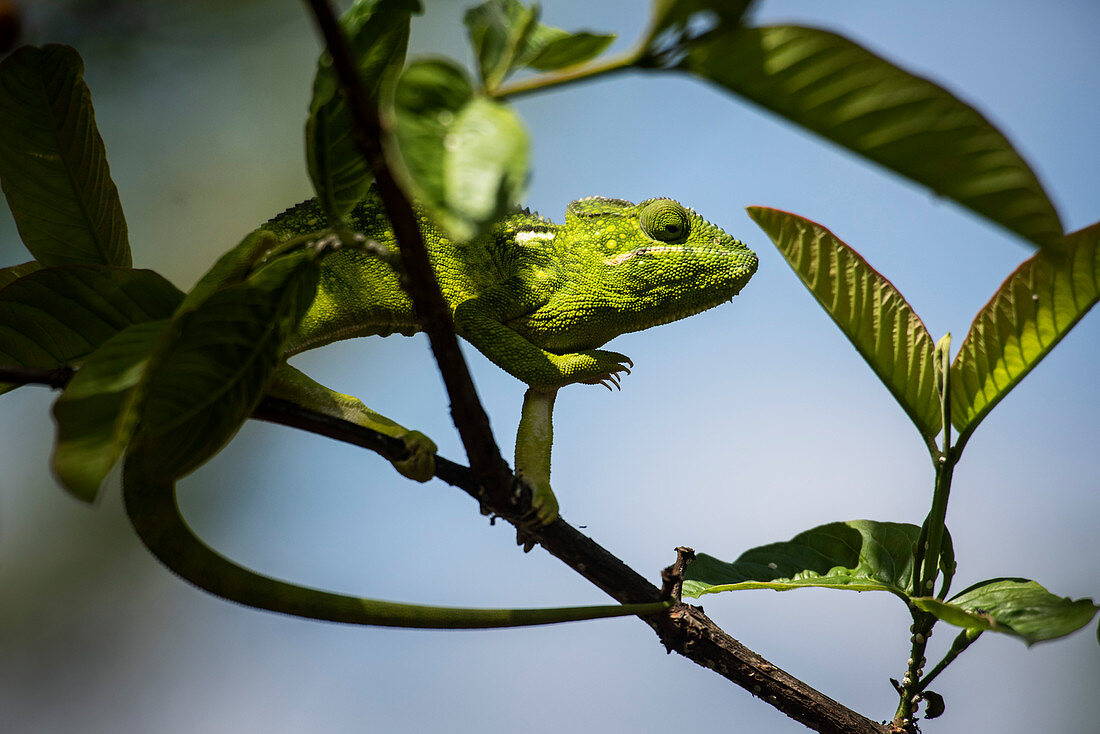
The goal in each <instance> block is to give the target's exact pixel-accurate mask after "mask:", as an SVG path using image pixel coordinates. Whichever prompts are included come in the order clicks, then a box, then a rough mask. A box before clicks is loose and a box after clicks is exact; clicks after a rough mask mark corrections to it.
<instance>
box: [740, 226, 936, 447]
mask: <svg viewBox="0 0 1100 734" xmlns="http://www.w3.org/2000/svg"><path fill="white" fill-rule="evenodd" d="M748 211H749V216H751V217H752V218H753V219H754V220H755V221H756V223H757V224H759V225H760V227H761V228H762V229H763V230H764V231H765V232H766V233H767V234H768V237H770V238H771V240H772V242H774V243H775V246H776V247H777V248H779V251H780V252H781V253H782V254H783V257H784V258H786V259H787V262H788V263H790V266H791V267H792V268H793V269H794V271H795V273H797V274H798V277H799V278H800V279H801V280H802V282H803V283H804V284H805V285H806V287H807V288H809V289H810V292H811V293H813V294H814V297H815V298H816V299H817V301H818V303H820V304H821V306H822V307H823V308H824V309H825V311H826V312H828V314H829V315H830V316H831V317H832V318H833V321H834V322H836V325H837V326H839V327H840V330H841V331H843V332H844V335H845V336H847V337H848V340H849V341H851V342H852V346H854V347H855V348H856V351H858V352H859V353H860V355H861V356H862V357H863V358H864V359H865V360H866V361H867V364H868V365H870V367H871V369H872V370H874V372H875V374H876V375H877V376H878V378H879V379H880V380H882V383H883V384H884V385H886V388H887V389H888V390H889V391H890V393H891V394H892V395H893V396H894V398H895V399H896V400H897V401H898V403H899V404H900V405H901V407H902V408H903V409H904V410H905V412H906V413H907V414H908V415H909V417H910V418H911V419H912V421H913V423H914V424H916V426H917V430H919V431H920V432H921V434H922V435H923V436H925V437H926V438H928V439H932V438H935V436H936V435H937V434H938V433H939V432H940V429H941V419H940V403H939V397H938V395H937V393H936V377H935V371H934V369H933V363H932V357H933V342H932V337H931V336H930V335H929V333H928V330H927V329H926V328H925V326H924V323H923V322H922V321H921V320H920V317H919V316H917V314H916V313H915V312H914V311H913V309H912V307H910V305H909V303H908V302H907V301H906V300H905V298H904V297H903V296H902V295H901V293H899V292H898V290H897V289H896V288H895V287H894V285H893V284H892V283H891V282H890V281H889V280H887V279H886V278H884V277H883V276H882V275H880V274H879V273H878V272H877V271H876V270H875V269H874V268H872V267H871V266H870V265H868V264H867V261H866V260H864V259H863V258H862V257H861V256H860V255H859V253H858V252H856V251H855V250H853V249H852V248H851V247H849V246H848V245H846V244H844V243H843V242H841V241H840V240H839V239H837V237H836V235H834V234H833V233H832V232H830V231H829V230H827V229H825V228H824V227H822V226H821V225H820V224H817V223H815V222H811V221H810V220H808V219H803V218H802V217H799V216H796V215H794V214H789V213H787V212H782V211H779V210H778V209H767V208H764V207H749V210H748Z"/></svg>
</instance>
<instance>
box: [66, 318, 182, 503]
mask: <svg viewBox="0 0 1100 734" xmlns="http://www.w3.org/2000/svg"><path fill="white" fill-rule="evenodd" d="M167 323H168V321H167V320H165V321H148V322H145V323H143V324H134V325H133V326H130V327H128V328H126V329H124V330H123V331H120V332H119V333H118V334H115V335H114V336H113V337H111V338H110V339H108V340H107V342H106V343H105V344H103V345H102V346H101V347H100V348H99V349H97V350H96V351H95V352H93V353H92V354H91V355H90V356H89V357H88V358H87V359H86V360H85V361H84V364H83V365H82V366H81V368H80V370H78V371H77V373H76V374H75V375H74V376H73V379H72V380H70V381H69V384H68V385H67V386H66V387H65V392H63V393H62V394H61V397H59V398H58V399H57V402H56V403H54V407H53V415H54V421H55V422H56V423H57V443H56V445H55V447H54V454H53V467H54V472H55V473H56V474H57V477H58V479H59V480H60V481H61V484H62V485H63V486H64V487H65V488H66V489H68V490H69V491H70V492H71V493H72V494H73V495H74V496H76V497H77V498H78V499H81V500H84V501H85V502H91V501H93V500H94V499H95V498H96V495H97V494H98V492H99V487H100V485H101V484H102V483H103V478H104V477H105V476H107V472H109V471H110V470H111V467H112V466H114V465H115V462H116V461H118V458H119V457H120V456H121V455H122V451H123V450H124V449H125V448H126V444H127V443H129V441H130V437H131V435H132V434H133V431H134V428H135V426H136V424H137V417H138V408H139V406H140V393H141V391H140V389H139V385H140V383H141V379H142V377H143V376H144V373H145V366H146V364H147V363H148V361H149V357H150V353H151V352H152V350H153V347H154V345H155V344H156V342H157V339H158V338H159V337H160V336H161V334H162V333H163V332H164V327H165V325H166V324H167Z"/></svg>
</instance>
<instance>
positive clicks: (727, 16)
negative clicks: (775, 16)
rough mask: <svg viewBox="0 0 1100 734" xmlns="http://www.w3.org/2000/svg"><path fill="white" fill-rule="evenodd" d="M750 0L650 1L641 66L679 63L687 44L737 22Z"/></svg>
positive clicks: (732, 26)
mask: <svg viewBox="0 0 1100 734" xmlns="http://www.w3.org/2000/svg"><path fill="white" fill-rule="evenodd" d="M750 5H752V0H653V2H652V4H651V10H650V19H649V29H648V30H647V32H646V36H645V39H644V40H643V41H642V44H641V46H642V49H643V51H642V55H641V59H642V62H641V63H642V65H644V66H656V67H660V68H668V67H670V66H675V65H677V64H679V63H680V62H681V61H682V60H683V58H684V55H685V54H686V53H687V52H688V49H689V47H690V44H691V43H692V42H694V41H697V40H699V39H700V38H706V37H709V36H712V35H715V34H719V33H722V32H725V31H729V30H733V29H735V28H737V27H738V26H740V25H741V23H742V21H743V19H744V16H745V13H746V12H747V11H748V9H749V6H750Z"/></svg>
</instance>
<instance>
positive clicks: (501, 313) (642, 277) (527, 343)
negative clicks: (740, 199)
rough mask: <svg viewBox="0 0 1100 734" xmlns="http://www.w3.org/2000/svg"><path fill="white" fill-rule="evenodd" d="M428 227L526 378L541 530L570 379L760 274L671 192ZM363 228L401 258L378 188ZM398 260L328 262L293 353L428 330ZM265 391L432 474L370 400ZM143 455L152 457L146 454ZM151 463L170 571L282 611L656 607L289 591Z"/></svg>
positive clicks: (467, 313)
mask: <svg viewBox="0 0 1100 734" xmlns="http://www.w3.org/2000/svg"><path fill="white" fill-rule="evenodd" d="M418 216H419V217H420V225H421V231H422V233H423V236H424V241H425V244H426V246H427V249H428V253H429V257H430V259H431V262H432V266H433V268H434V270H435V273H436V276H437V278H438V281H439V285H440V287H441V289H442V291H443V295H444V297H445V299H446V300H447V303H448V304H449V305H450V307H451V311H452V314H453V317H454V323H455V329H456V331H457V332H458V334H459V335H460V336H462V337H464V338H465V339H467V340H468V341H469V342H470V343H471V344H473V345H474V346H475V347H477V349H478V350H479V351H481V352H482V353H483V354H484V355H485V356H486V357H488V358H489V359H490V360H491V361H492V362H494V363H495V364H497V365H498V366H499V367H501V368H502V369H503V370H505V371H506V372H508V373H509V374H511V375H512V376H514V377H516V378H517V379H519V380H520V381H522V382H524V383H526V384H527V385H528V390H527V392H526V394H525V396H524V401H523V409H522V414H521V420H520V426H519V432H518V436H517V439H516V454H515V468H516V474H517V477H518V478H519V480H520V481H521V482H523V483H525V484H526V485H527V486H528V487H529V488H530V490H531V494H532V513H533V517H532V518H531V522H532V524H534V525H536V526H537V525H544V524H547V523H549V522H552V521H553V520H554V519H555V518H556V517H557V515H558V503H557V500H556V499H555V497H554V494H553V492H552V491H551V489H550V454H551V443H552V435H553V430H552V414H553V405H554V399H555V397H556V395H557V391H558V389H559V388H560V387H562V386H564V385H569V384H572V383H589V384H603V385H605V386H608V387H610V386H611V385H617V384H618V380H619V375H620V373H629V367H630V366H631V365H632V363H631V361H630V360H629V359H628V358H627V357H626V356H624V355H622V354H619V353H617V352H611V351H604V350H602V349H600V348H599V347H601V346H603V345H604V344H605V343H606V342H608V341H609V340H611V339H612V338H614V337H616V336H618V335H619V334H625V333H629V332H633V331H640V330H642V329H647V328H649V327H651V326H657V325H660V324H664V323H668V322H670V321H675V320H677V319H681V318H684V317H687V316H691V315H693V314H696V313H699V312H701V311H704V310H706V309H709V308H712V307H713V306H716V305H718V304H720V303H723V302H724V301H728V300H730V299H731V298H732V297H733V296H734V295H736V294H737V293H739V292H740V291H741V289H742V288H743V287H744V286H745V284H746V283H747V282H748V280H749V278H751V277H752V275H753V273H754V272H755V271H756V266H757V259H756V255H755V254H754V253H753V252H752V251H751V250H749V249H748V247H746V246H745V245H744V244H743V243H742V242H740V241H738V240H736V239H734V238H733V237H731V236H730V235H728V234H726V233H725V232H723V231H722V230H721V229H719V228H718V227H716V226H715V225H713V224H711V223H709V222H707V221H706V220H704V219H703V218H702V217H700V216H699V215H698V214H696V213H695V212H694V211H692V210H690V209H687V208H685V207H683V206H681V205H680V204H678V203H677V202H675V201H673V200H671V199H665V198H658V199H650V200H648V201H644V202H642V203H640V204H632V203H631V202H628V201H623V200H621V199H607V198H601V197H591V198H587V199H581V200H579V201H574V202H573V203H572V204H570V205H569V207H568V209H567V211H566V221H565V224H564V225H556V224H553V223H552V222H550V221H548V220H546V219H543V218H541V217H539V216H538V214H537V213H535V214H532V213H530V212H528V211H526V210H522V211H517V212H515V213H514V214H512V215H511V216H508V217H507V218H505V219H504V220H503V221H501V222H500V223H498V224H496V225H495V226H493V227H492V228H491V229H490V230H489V232H487V233H486V234H485V235H483V236H481V237H479V238H477V239H475V240H473V241H471V242H468V243H464V244H462V243H455V242H452V241H450V240H448V239H447V238H446V237H445V236H444V235H443V234H442V233H441V232H440V231H439V230H438V229H436V228H435V227H434V226H432V224H431V222H430V221H429V219H428V218H427V216H426V215H425V214H424V213H423V212H422V211H420V210H418ZM348 224H349V225H350V227H351V229H353V230H354V231H356V232H358V233H360V234H362V235H363V236H365V237H366V238H368V240H373V241H375V242H377V243H380V244H381V245H383V246H384V247H385V248H388V249H390V250H394V249H396V247H397V245H396V241H395V237H394V234H393V230H392V228H391V226H390V224H389V222H388V220H387V219H386V217H385V214H384V213H383V210H382V206H381V203H380V201H379V199H378V196H377V194H376V193H375V191H374V190H373V189H372V190H371V193H370V194H369V195H368V197H367V198H366V199H365V200H364V201H362V202H360V203H359V204H358V205H357V206H356V207H355V209H354V210H353V211H352V213H351V214H350V216H349V220H348ZM325 226H326V220H325V215H324V212H323V211H322V209H321V207H320V205H319V204H318V203H317V202H316V201H315V200H310V201H306V202H304V203H302V204H299V205H298V206H295V207H293V208H291V209H289V210H287V211H286V212H284V213H282V214H280V215H279V216H277V217H275V218H274V219H272V220H271V221H269V222H268V223H266V224H265V225H263V226H262V227H261V228H260V229H259V230H257V233H254V234H259V235H261V236H264V237H266V238H268V239H270V238H271V236H272V235H274V237H275V238H277V239H279V240H282V241H286V240H290V239H292V238H295V237H299V236H301V235H304V234H308V233H313V232H319V231H321V230H323V229H324V228H325ZM391 260H392V258H387V257H381V256H379V255H378V254H377V253H368V252H364V251H362V250H359V249H344V250H341V251H339V252H337V253H335V254H333V255H330V256H328V257H327V258H326V259H325V260H324V261H323V263H322V265H321V273H320V281H319V285H318V288H317V294H316V297H315V299H314V301H313V303H312V305H311V306H310V308H309V311H308V312H307V314H306V316H305V318H304V319H303V321H302V322H301V324H300V326H299V327H298V330H297V332H296V334H295V335H294V336H293V337H292V338H291V340H290V343H289V345H288V348H287V352H286V356H290V355H293V354H296V353H299V352H302V351H305V350H307V349H312V348H314V347H318V346H322V345H324V344H328V343H331V342H334V341H337V340H341V339H348V338H351V337H357V336H369V335H381V336H387V335H389V334H392V333H395V332H396V333H401V334H405V335H412V334H413V333H415V332H417V331H419V330H420V327H419V324H418V322H417V319H416V317H415V315H414V312H413V306H412V303H411V301H410V300H409V299H408V297H407V295H406V294H405V292H404V290H403V289H402V288H401V286H400V284H399V280H398V275H397V273H396V272H395V270H394V269H393V268H392V267H391V265H390V264H388V262H389V261H391ZM268 394H269V395H271V396H273V397H277V398H281V399H284V400H289V401H291V402H293V403H296V404H299V405H302V406H305V407H308V408H311V409H313V410H317V411H320V412H323V413H326V414H328V415H332V416H335V417H338V418H342V419H344V420H348V421H351V422H353V423H356V424H358V425H361V426H364V427H367V428H371V429H374V430H376V431H379V432H381V433H383V434H386V435H389V436H392V437H394V438H397V439H399V440H401V441H402V442H403V443H404V444H405V447H406V449H407V458H405V459H403V460H400V461H396V462H394V466H395V467H396V468H397V470H398V471H400V472H401V473H402V474H404V475H405V476H407V477H410V478H412V479H415V480H418V481H427V480H428V479H430V478H431V477H432V475H433V473H434V461H435V451H436V447H435V444H434V443H432V441H431V440H430V439H429V438H428V437H427V436H425V435H424V434H422V433H420V432H418V431H410V430H408V429H406V428H404V427H402V426H401V425H399V424H397V423H395V422H394V421H392V420H390V419H388V418H386V417H384V416H382V415H379V414H378V413H375V412H374V411H372V410H370V409H369V408H367V407H366V406H365V405H364V404H363V403H362V402H360V401H359V400H358V399H356V398H354V397H352V396H349V395H343V394H340V393H337V392H334V391H332V390H329V389H328V388H326V387H324V386H322V385H320V384H318V383H317V382H314V381H313V380H311V379H310V378H309V377H307V376H306V375H305V374H303V373H302V372H299V371H298V370H295V369H294V368H292V367H290V366H289V365H287V364H285V363H284V364H282V365H281V366H280V367H279V368H278V370H277V371H276V373H275V377H274V379H273V380H272V383H271V384H270V386H269V388H268ZM137 453H139V454H140V449H138V451H137ZM140 465H141V461H140V458H138V459H135V458H134V457H131V458H130V459H129V460H128V462H127V470H126V471H125V472H124V487H125V492H124V494H125V498H126V505H127V511H128V513H129V514H130V517H131V520H132V521H133V523H134V526H135V528H136V529H137V531H138V534H139V535H140V536H141V537H142V540H143V541H144V542H145V543H146V545H147V546H149V548H150V550H151V551H152V552H153V553H154V555H156V556H157V557H158V558H160V559H161V561H163V562H164V563H165V564H166V565H167V566H168V567H169V568H171V569H172V570H173V571H175V572H176V573H178V574H179V575H181V576H182V577H183V578H185V579H187V580H188V581H191V582H192V583H195V584H196V585H198V586H200V587H201V588H204V589H206V590H207V591H211V592H212V593H215V594H218V595H220V596H223V597H225V598H228V599H230V600H233V601H238V602H241V603H244V604H247V605H249V606H253V607H260V608H265V609H270V610H272V611H278V612H284V613H287V614H296V615H300V616H306V617H311V618H320V619H328V620H332V621H341V622H349V623H358V624H375V625H396V626H424V627H485V626H516V625H525V624H539V623H550V622H556V621H565V620H571V619H588V618H595V617H604V616H617V615H622V614H639V613H646V612H653V611H657V610H659V609H661V608H663V607H664V606H667V604H666V603H665V602H660V603H657V604H649V605H625V606H611V607H581V608H566V609H549V610H539V609H532V610H491V609H453V608H442V607H423V606H415V605H402V604H396V603H393V602H384V601H377V600H370V599H359V598H355V597H349V596H341V595H336V594H330V593H328V592H322V591H319V590H313V589H306V588H302V587H296V586H291V585H289V584H284V583H282V582H279V581H276V580H274V579H269V578H266V577H263V576H260V575H258V574H255V573H253V572H251V571H249V570H247V569H244V568H242V567H240V566H237V565H235V564H233V563H231V562H230V561H228V560H227V559H225V558H223V557H222V556H220V555H218V554H217V553H215V552H214V551H213V550H211V549H210V548H208V547H206V546H205V545H203V544H202V542H201V541H200V540H199V539H198V538H197V537H195V536H194V534H193V533H192V531H191V530H190V528H188V527H187V525H186V523H185V522H184V521H183V519H182V517H181V516H180V515H179V510H178V507H177V506H176V502H175V496H174V491H175V488H174V482H173V481H160V480H155V479H152V478H150V477H148V476H144V475H142V473H141V471H140V469H138V468H136V467H140Z"/></svg>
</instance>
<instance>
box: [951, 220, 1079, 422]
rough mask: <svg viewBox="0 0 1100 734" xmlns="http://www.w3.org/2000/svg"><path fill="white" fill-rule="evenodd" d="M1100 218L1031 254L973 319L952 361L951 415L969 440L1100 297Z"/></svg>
mask: <svg viewBox="0 0 1100 734" xmlns="http://www.w3.org/2000/svg"><path fill="white" fill-rule="evenodd" d="M1098 245H1100V223H1098V224H1094V225H1092V226H1091V227H1087V228H1085V229H1082V230H1079V231H1077V232H1074V233H1072V234H1069V235H1066V237H1065V240H1064V242H1063V244H1062V245H1061V246H1060V248H1059V251H1058V252H1057V253H1049V252H1046V251H1042V252H1039V253H1037V254H1036V255H1035V256H1034V257H1032V258H1031V259H1029V260H1027V261H1025V262H1024V263H1023V264H1022V265H1020V267H1019V268H1017V269H1016V271H1015V272H1014V273H1012V275H1010V276H1008V279H1007V280H1005V282H1004V283H1003V284H1002V285H1001V287H1000V288H998V289H997V292H996V293H994V294H993V298H992V299H990V301H989V303H987V304H986V305H985V306H984V307H983V308H982V310H981V311H979V312H978V315H977V316H976V317H975V318H974V323H972V324H971V325H970V332H969V333H968V334H967V335H966V339H965V340H964V341H963V343H962V346H961V347H960V348H959V353H958V354H957V355H956V356H955V362H954V364H952V365H951V406H952V407H951V419H952V422H953V423H954V424H955V426H956V427H957V428H958V429H959V434H960V435H959V442H962V441H965V440H966V438H967V437H968V436H969V434H970V433H971V432H972V431H973V430H974V428H975V427H977V425H978V423H980V422H981V420H982V419H983V418H985V416H986V415H987V414H988V413H989V411H990V410H992V409H993V406H995V405H996V404H997V403H998V402H1000V400H1001V398H1003V397H1004V396H1005V395H1007V394H1008V392H1009V391H1010V390H1012V388H1014V387H1015V386H1016V384H1017V383H1019V381H1020V380H1022V379H1023V378H1024V377H1025V376H1026V375H1027V373H1028V372H1030V371H1031V370H1032V369H1033V368H1034V367H1035V365H1037V364H1038V363H1039V362H1040V361H1041V360H1042V359H1043V357H1045V356H1046V355H1047V353H1048V352H1050V350H1051V349H1053V348H1054V346H1055V345H1056V344H1057V343H1058V342H1059V341H1061V340H1062V337H1064V336H1065V335H1066V333H1067V332H1068V331H1069V330H1070V329H1072V328H1073V326H1074V324H1076V323H1077V322H1078V321H1080V320H1081V317H1082V316H1084V315H1085V314H1086V313H1088V311H1089V309H1091V308H1092V307H1093V305H1095V303H1096V301H1097V299H1098V298H1100V256H1098V254H1097V249H1098Z"/></svg>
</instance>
